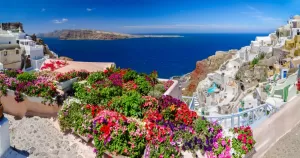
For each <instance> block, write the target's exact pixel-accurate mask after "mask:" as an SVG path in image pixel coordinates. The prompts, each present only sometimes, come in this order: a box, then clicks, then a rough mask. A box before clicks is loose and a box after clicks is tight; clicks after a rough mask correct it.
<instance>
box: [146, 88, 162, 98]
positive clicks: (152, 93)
mask: <svg viewBox="0 0 300 158" xmlns="http://www.w3.org/2000/svg"><path fill="white" fill-rule="evenodd" d="M162 95H163V93H162V92H160V91H157V90H151V91H150V92H149V93H148V96H151V97H154V98H160V97H161V96H162Z"/></svg>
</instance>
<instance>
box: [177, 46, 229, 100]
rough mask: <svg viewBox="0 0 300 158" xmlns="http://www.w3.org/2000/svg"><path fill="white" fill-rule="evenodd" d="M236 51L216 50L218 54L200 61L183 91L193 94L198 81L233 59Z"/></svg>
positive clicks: (186, 93) (185, 93)
mask: <svg viewBox="0 0 300 158" xmlns="http://www.w3.org/2000/svg"><path fill="white" fill-rule="evenodd" d="M233 55H234V51H229V52H216V55H213V56H210V57H208V58H207V59H204V60H201V61H198V62H197V63H196V68H195V70H194V71H193V72H192V73H191V75H190V82H189V84H188V86H187V87H186V89H185V90H184V91H183V94H184V95H192V93H193V92H194V91H195V90H196V88H197V86H198V83H199V82H200V81H201V80H203V79H205V78H206V75H207V74H209V73H212V72H214V71H216V70H218V69H219V67H220V66H221V65H222V64H223V63H224V62H225V61H227V60H229V59H231V58H232V56H233Z"/></svg>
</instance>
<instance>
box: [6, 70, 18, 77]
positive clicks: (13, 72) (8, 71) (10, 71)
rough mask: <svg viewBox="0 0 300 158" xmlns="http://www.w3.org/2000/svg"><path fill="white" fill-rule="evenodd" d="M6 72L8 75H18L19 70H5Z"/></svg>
mask: <svg viewBox="0 0 300 158" xmlns="http://www.w3.org/2000/svg"><path fill="white" fill-rule="evenodd" d="M4 73H5V75H6V76H7V77H17V75H18V71H16V70H5V71H4Z"/></svg>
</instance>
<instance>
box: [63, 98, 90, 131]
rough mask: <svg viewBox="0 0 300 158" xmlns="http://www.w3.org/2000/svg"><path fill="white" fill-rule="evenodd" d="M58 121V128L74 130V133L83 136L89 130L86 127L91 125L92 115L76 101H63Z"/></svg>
mask: <svg viewBox="0 0 300 158" xmlns="http://www.w3.org/2000/svg"><path fill="white" fill-rule="evenodd" d="M58 116H59V117H58V121H59V124H60V128H61V129H62V130H63V131H67V130H74V132H75V133H77V134H79V135H82V136H85V135H86V134H90V133H91V132H90V131H89V130H87V128H85V127H84V126H83V125H85V126H87V127H91V126H92V122H91V121H90V120H92V116H91V115H90V113H89V112H88V111H87V110H86V109H85V108H82V105H81V104H80V103H78V102H70V103H69V104H68V103H65V104H64V107H63V108H62V110H60V111H59V115H58Z"/></svg>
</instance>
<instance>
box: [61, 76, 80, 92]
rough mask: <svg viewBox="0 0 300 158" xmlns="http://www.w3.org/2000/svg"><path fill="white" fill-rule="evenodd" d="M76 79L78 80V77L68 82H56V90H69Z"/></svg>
mask: <svg viewBox="0 0 300 158" xmlns="http://www.w3.org/2000/svg"><path fill="white" fill-rule="evenodd" d="M77 79H78V77H75V78H72V79H70V80H68V81H64V82H58V83H57V88H58V89H60V90H66V89H69V88H71V86H72V84H73V83H74V82H76V81H77Z"/></svg>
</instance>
